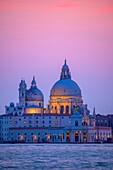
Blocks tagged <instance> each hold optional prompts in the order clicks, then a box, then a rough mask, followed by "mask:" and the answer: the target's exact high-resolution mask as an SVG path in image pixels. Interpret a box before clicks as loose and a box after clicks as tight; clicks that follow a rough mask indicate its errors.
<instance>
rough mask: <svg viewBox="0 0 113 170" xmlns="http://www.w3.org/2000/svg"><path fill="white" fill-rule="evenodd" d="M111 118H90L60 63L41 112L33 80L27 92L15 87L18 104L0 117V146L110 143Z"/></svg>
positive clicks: (23, 87)
mask: <svg viewBox="0 0 113 170" xmlns="http://www.w3.org/2000/svg"><path fill="white" fill-rule="evenodd" d="M112 122H113V115H107V116H102V115H99V114H97V115H96V113H95V109H94V111H93V114H90V111H89V110H88V108H87V105H86V104H84V103H83V100H82V94H81V90H80V87H79V86H78V84H77V83H76V82H74V81H73V80H72V79H71V73H70V70H69V67H68V65H67V63H66V60H65V62H64V65H63V66H62V70H61V75H60V79H59V80H58V81H57V82H56V83H55V84H54V85H53V87H52V89H51V91H50V99H49V103H48V104H47V107H46V108H44V97H43V94H42V92H41V90H39V89H38V87H37V84H36V80H35V77H33V80H32V82H31V87H30V89H27V85H26V83H25V80H21V82H20V84H19V103H17V104H16V106H15V105H14V103H13V102H11V103H10V106H6V113H5V114H4V115H1V116H0V141H1V142H77V143H82V142H85V143H86V142H111V141H112V136H113V135H112V126H111V125H112Z"/></svg>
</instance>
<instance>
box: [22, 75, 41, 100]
mask: <svg viewBox="0 0 113 170" xmlns="http://www.w3.org/2000/svg"><path fill="white" fill-rule="evenodd" d="M25 100H26V101H43V100H44V97H43V94H42V92H41V91H40V90H39V89H38V88H37V86H36V81H35V77H33V80H32V82H31V88H30V89H29V90H27V91H26V97H25Z"/></svg>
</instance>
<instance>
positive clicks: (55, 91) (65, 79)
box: [50, 60, 81, 96]
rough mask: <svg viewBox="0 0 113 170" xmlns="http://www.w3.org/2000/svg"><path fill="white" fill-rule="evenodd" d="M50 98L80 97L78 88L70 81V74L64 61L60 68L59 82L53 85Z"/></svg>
mask: <svg viewBox="0 0 113 170" xmlns="http://www.w3.org/2000/svg"><path fill="white" fill-rule="evenodd" d="M50 96H81V90H80V88H79V86H78V85H77V83H76V82H74V81H73V80H71V74H70V72H69V67H68V65H67V64H66V60H65V63H64V65H63V67H62V72H61V76H60V80H59V81H57V82H56V83H55V84H54V85H53V87H52V89H51V93H50Z"/></svg>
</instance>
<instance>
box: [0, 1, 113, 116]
mask: <svg viewBox="0 0 113 170" xmlns="http://www.w3.org/2000/svg"><path fill="white" fill-rule="evenodd" d="M65 58H66V59H67V62H68V64H69V67H70V70H71V73H72V78H73V79H74V80H75V81H76V82H77V83H78V84H79V86H80V88H81V90H82V95H83V100H84V103H87V104H88V106H89V109H90V110H91V112H92V109H93V107H96V110H97V113H110V112H112V113H113V1H112V0H94V1H91V0H19V1H17V0H10V1H9V0H0V70H1V71H0V77H1V83H0V89H1V95H0V112H1V113H3V112H4V106H5V105H8V104H9V103H10V102H11V101H14V102H15V103H17V102H18V84H19V82H20V80H21V78H25V80H26V83H28V87H29V86H30V83H31V79H32V76H33V75H35V76H36V79H37V85H38V87H39V88H40V89H41V90H42V92H43V93H44V96H45V105H46V103H47V101H48V100H49V93H50V89H51V87H52V86H53V84H54V83H55V82H56V81H57V80H58V79H59V76H60V70H61V66H62V64H63V62H64V59H65Z"/></svg>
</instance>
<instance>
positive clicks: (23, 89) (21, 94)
mask: <svg viewBox="0 0 113 170" xmlns="http://www.w3.org/2000/svg"><path fill="white" fill-rule="evenodd" d="M26 87H27V85H26V83H25V80H21V82H20V84H19V89H18V90H19V106H20V107H25V94H26Z"/></svg>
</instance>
